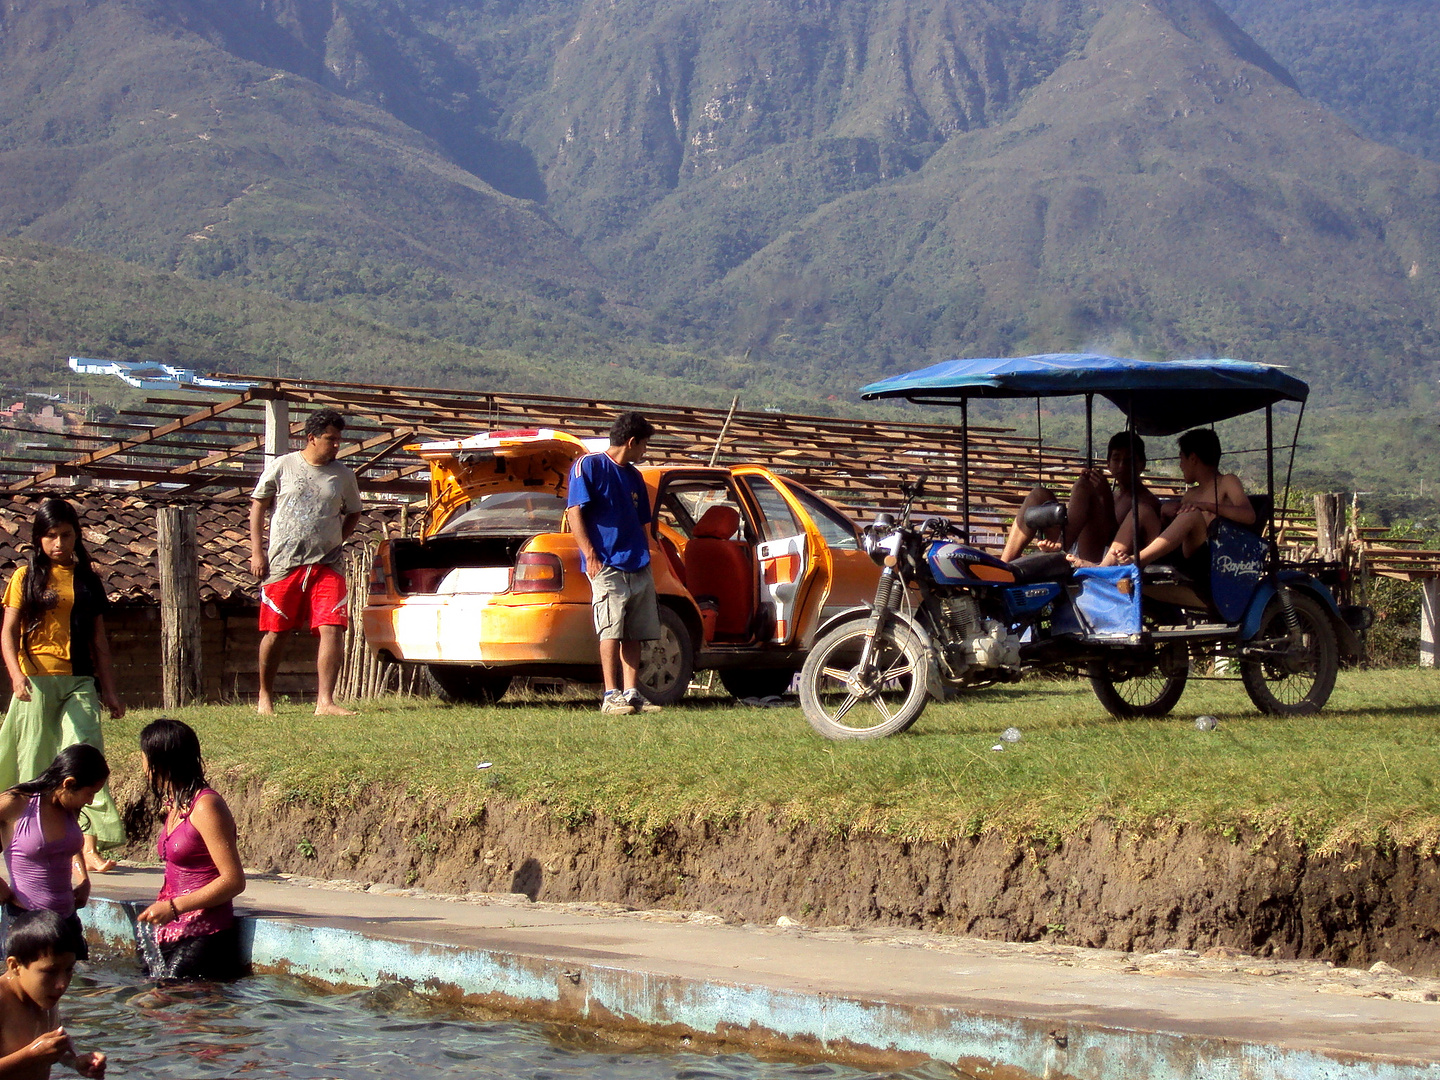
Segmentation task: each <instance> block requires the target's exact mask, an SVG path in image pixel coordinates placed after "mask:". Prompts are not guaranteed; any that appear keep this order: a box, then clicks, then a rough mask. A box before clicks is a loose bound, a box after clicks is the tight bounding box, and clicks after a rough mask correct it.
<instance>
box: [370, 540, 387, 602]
mask: <svg viewBox="0 0 1440 1080" xmlns="http://www.w3.org/2000/svg"><path fill="white" fill-rule="evenodd" d="M389 552H390V548H389V546H388V545H386V544H381V545H380V546H379V547H377V548H376V549H375V561H374V562H373V563H371V564H370V592H371V594H372V595H373V594H375V593H385V592H388V591H389V590H388V589H387V587H386V583H385V579H386V577H387V576H388V574H389V572H390V566H389V563H390V560H389V558H388V555H389Z"/></svg>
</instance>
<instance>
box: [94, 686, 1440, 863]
mask: <svg viewBox="0 0 1440 1080" xmlns="http://www.w3.org/2000/svg"><path fill="white" fill-rule="evenodd" d="M1202 713H1211V714H1214V715H1216V716H1218V717H1219V718H1220V724H1219V727H1218V728H1217V729H1216V730H1214V731H1208V732H1206V731H1200V730H1197V729H1196V727H1195V726H1194V722H1193V721H1194V718H1195V716H1197V715H1199V714H1202ZM156 715H158V713H155V712H153V711H150V712H146V711H137V712H135V713H133V714H132V715H130V716H127V717H126V718H125V719H123V720H121V721H118V722H111V723H110V724H109V725H108V727H109V731H108V734H107V740H108V742H109V746H110V756H111V760H112V762H113V763H114V765H115V767H116V768H117V771H118V770H121V769H126V770H128V769H130V768H134V767H137V766H138V759H136V758H135V757H134V754H133V751H132V750H131V749H130V748H132V747H134V746H135V735H136V733H137V732H138V730H139V728H140V727H141V726H142V725H143V724H144V723H145V722H146V721H148V720H149V719H151V718H153V717H154V716H156ZM179 715H181V716H182V717H183V718H184V719H185V720H187V721H188V722H189V723H191V724H192V725H194V726H195V728H196V729H197V730H198V731H199V732H200V736H201V739H202V741H203V745H204V746H205V749H206V752H207V755H208V757H209V759H210V761H211V763H212V768H211V775H212V779H214V780H216V781H217V782H219V783H220V784H221V786H222V787H223V786H224V784H225V783H226V782H227V778H228V781H229V782H234V781H235V780H238V779H239V778H241V777H253V778H263V779H264V780H265V782H266V784H267V787H268V788H269V790H270V791H271V792H272V793H273V795H274V797H275V798H277V799H298V800H302V801H305V802H314V803H320V804H325V803H333V804H336V805H342V806H343V805H347V804H350V803H351V802H352V800H354V799H357V798H361V797H366V796H365V793H366V792H373V789H374V788H375V786H376V785H379V786H381V787H386V786H388V787H391V788H394V789H396V791H397V793H399V792H405V793H408V794H411V795H417V796H420V797H426V798H433V799H434V800H435V801H436V803H437V805H443V806H445V807H448V808H450V809H451V810H452V811H453V812H454V813H455V814H456V815H457V816H460V817H468V816H469V814H470V813H471V812H472V811H473V810H474V809H475V808H476V807H478V805H479V804H480V803H482V802H483V801H484V799H485V798H486V797H487V796H489V795H492V794H496V795H502V796H506V797H510V798H516V799H522V800H528V801H532V802H535V803H540V804H543V805H545V806H547V807H549V808H550V809H551V811H552V812H553V813H554V814H556V815H557V816H558V817H560V818H562V819H565V820H573V821H582V820H584V819H585V818H586V817H588V816H589V815H592V814H606V815H610V816H612V817H614V818H616V819H619V820H621V821H624V822H628V823H631V824H633V825H635V826H638V827H640V828H644V829H656V828H660V827H663V826H664V825H666V824H667V823H669V822H672V821H676V820H694V819H696V818H701V819H707V820H712V821H724V820H727V819H733V818H735V817H737V816H741V815H746V814H751V813H767V814H775V815H778V816H781V817H784V818H787V819H790V820H795V821H801V822H807V823H811V824H815V825H819V826H821V827H823V828H826V829H829V830H833V831H835V832H836V833H845V832H847V831H850V830H855V829H873V830H878V831H881V832H885V833H889V834H892V835H895V836H900V837H905V838H915V839H920V838H924V839H945V838H948V837H954V836H957V835H967V834H976V833H979V832H981V831H984V830H987V829H997V830H1000V831H1001V832H1003V833H1005V834H1006V835H1008V836H1011V837H1014V838H1024V839H1040V840H1053V839H1057V838H1059V837H1063V836H1066V835H1069V834H1071V833H1073V832H1075V831H1077V830H1082V829H1084V828H1085V827H1086V826H1087V825H1088V824H1089V823H1090V822H1092V821H1093V820H1095V819H1097V818H1107V819H1110V820H1113V821H1117V822H1120V823H1122V824H1124V825H1127V826H1130V827H1133V828H1136V829H1140V830H1149V829H1158V828H1164V827H1166V826H1168V825H1170V824H1173V823H1181V822H1184V823H1193V824H1198V825H1201V826H1204V827H1206V828H1211V829H1214V830H1216V831H1217V832H1220V833H1223V834H1227V835H1234V834H1235V833H1236V831H1237V830H1240V829H1245V828H1248V827H1256V828H1259V829H1261V830H1269V829H1273V828H1278V827H1285V828H1288V829H1290V830H1291V831H1293V832H1294V833H1295V834H1296V835H1297V836H1299V837H1300V838H1302V839H1304V840H1305V841H1306V842H1307V843H1309V844H1310V845H1312V846H1314V847H1316V848H1319V849H1327V848H1333V847H1335V846H1336V845H1339V844H1343V843H1346V842H1347V841H1352V840H1354V841H1361V842H1367V843H1369V842H1376V843H1381V844H1401V845H1406V846H1409V845H1418V846H1420V847H1423V848H1424V849H1426V850H1440V791H1437V786H1436V784H1437V777H1440V671H1420V670H1414V669H1412V670H1386V671H1367V672H1348V673H1342V674H1341V676H1340V681H1339V684H1338V686H1337V688H1336V691H1335V695H1334V697H1333V698H1332V700H1331V705H1330V708H1329V709H1328V710H1327V711H1326V712H1325V713H1324V714H1323V715H1321V716H1319V717H1311V718H1306V719H1295V720H1282V719H1276V718H1273V717H1265V716H1261V715H1260V714H1258V713H1256V712H1255V711H1254V709H1253V707H1252V706H1251V705H1250V703H1249V701H1248V699H1247V698H1246V697H1245V695H1244V692H1243V690H1242V689H1241V687H1240V685H1239V683H1238V682H1228V681H1227V682H1220V681H1197V682H1192V683H1191V685H1190V687H1189V688H1188V689H1187V691H1186V694H1185V697H1184V698H1183V699H1182V700H1181V703H1180V708H1179V709H1178V710H1177V711H1176V713H1175V715H1174V716H1172V717H1171V718H1169V719H1167V720H1163V721H1134V720H1131V721H1117V720H1113V719H1111V718H1110V717H1109V716H1107V715H1106V714H1105V713H1104V712H1103V711H1102V710H1101V709H1100V707H1099V705H1098V704H1097V703H1096V701H1095V699H1094V697H1093V696H1092V695H1091V694H1090V692H1089V689H1088V684H1085V683H1074V682H1045V681H1040V680H1036V681H1031V682H1027V683H1023V684H1021V685H1019V686H1015V687H1006V688H1002V689H994V690H986V691H979V692H976V693H973V694H971V695H969V696H968V697H966V698H965V699H964V700H963V701H962V702H960V703H956V704H949V705H944V706H937V705H934V704H932V705H931V707H930V708H929V709H927V710H926V712H925V714H924V715H923V716H922V717H921V718H920V720H919V721H918V722H917V723H916V725H915V727H914V728H912V729H911V730H910V732H908V733H907V734H905V735H902V736H898V737H894V738H890V739H884V740H880V741H877V742H866V743H846V744H841V743H830V742H826V741H825V740H823V739H821V738H819V737H818V736H815V735H813V734H812V733H811V731H810V728H809V727H808V725H807V724H806V723H805V720H804V717H803V716H802V715H801V713H800V710H799V709H798V708H776V709H757V708H745V707H741V706H737V705H735V704H732V703H731V700H730V699H728V698H722V697H710V698H706V697H701V698H699V699H698V700H694V701H688V700H687V702H686V703H685V704H684V705H682V706H677V707H674V708H671V709H667V710H666V711H665V712H663V713H659V714H656V715H655V716H653V717H647V718H640V717H621V718H608V719H606V718H602V717H601V716H600V715H599V714H598V712H597V711H596V703H595V702H594V701H593V700H562V699H549V700H546V699H541V698H535V697H532V698H531V699H529V700H521V701H517V702H513V703H512V702H510V701H506V702H503V703H501V704H500V705H497V706H493V707H489V708H474V707H456V708H448V707H444V706H440V705H437V704H436V703H434V702H428V701H410V700H397V699H390V700H382V701H375V702H368V703H366V704H365V706H364V708H363V710H362V713H361V715H359V716H356V717H353V718H330V717H326V718H319V717H315V716H314V715H312V714H311V712H310V708H309V706H307V705H302V704H299V703H296V704H292V705H288V706H284V707H282V708H281V711H280V715H279V716H277V717H273V718H264V717H259V716H256V715H255V713H254V712H253V711H251V710H250V709H248V708H246V707H243V706H209V707H203V708H193V709H186V710H184V711H183V712H182V713H180V714H179ZM1010 725H1014V726H1017V727H1019V728H1020V730H1021V731H1022V733H1023V738H1022V739H1021V741H1020V742H1018V743H1015V744H1013V745H1007V746H1006V748H1005V749H1004V750H1003V751H996V750H993V749H992V747H994V746H996V745H999V744H1000V738H999V733H1000V732H1001V731H1002V730H1003V729H1004V728H1006V727H1008V726H1010ZM127 759H128V760H127ZM484 761H489V762H492V763H493V765H492V767H491V768H488V769H483V770H479V769H477V768H476V765H477V764H478V763H480V762H484ZM370 797H374V796H373V793H372V795H371V796H370Z"/></svg>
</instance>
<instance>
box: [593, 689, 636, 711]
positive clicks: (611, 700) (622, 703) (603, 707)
mask: <svg viewBox="0 0 1440 1080" xmlns="http://www.w3.org/2000/svg"><path fill="white" fill-rule="evenodd" d="M600 711H601V712H602V713H605V714H606V715H607V716H633V715H634V714H635V713H637V712H639V710H638V709H636V708H635V706H634V705H633V704H631V702H630V701H629V699H627V698H626V697H625V696H624V695H623V694H606V695H605V700H604V701H602V702H600Z"/></svg>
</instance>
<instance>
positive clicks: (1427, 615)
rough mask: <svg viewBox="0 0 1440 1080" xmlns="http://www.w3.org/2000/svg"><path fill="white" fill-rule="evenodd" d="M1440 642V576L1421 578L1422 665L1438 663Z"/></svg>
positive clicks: (1432, 575)
mask: <svg viewBox="0 0 1440 1080" xmlns="http://www.w3.org/2000/svg"><path fill="white" fill-rule="evenodd" d="M1437 643H1440V577H1437V576H1436V575H1434V574H1431V575H1429V576H1427V577H1423V578H1421V579H1420V666H1421V667H1428V668H1433V667H1436V666H1440V665H1437V663H1436V660H1437V656H1436V645H1437Z"/></svg>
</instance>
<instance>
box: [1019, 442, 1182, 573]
mask: <svg viewBox="0 0 1440 1080" xmlns="http://www.w3.org/2000/svg"><path fill="white" fill-rule="evenodd" d="M1132 446H1133V447H1134V448H1135V464H1136V466H1137V468H1136V472H1137V473H1143V472H1144V471H1145V443H1144V442H1143V441H1142V440H1141V438H1140V436H1139V435H1135V434H1133V433H1131V432H1127V431H1118V432H1116V433H1115V434H1114V435H1112V436H1110V444H1109V446H1108V447H1107V448H1106V454H1105V470H1106V472H1108V473H1109V474H1110V477H1111V479H1112V480H1113V481H1114V488H1113V489H1112V488H1111V486H1110V484H1109V483H1108V482H1107V481H1106V479H1105V474H1104V473H1102V472H1101V471H1100V470H1099V469H1086V470H1085V471H1084V472H1082V473H1081V474H1080V478H1079V479H1078V480H1076V481H1075V486H1074V487H1072V488H1071V489H1070V498H1069V500H1068V501H1067V502H1066V504H1065V506H1066V519H1065V535H1064V537H1063V538H1056V537H1053V536H1052V537H1044V536H1042V537H1038V538H1037V537H1036V536H1035V533H1034V531H1033V530H1031V529H1029V528H1027V527H1026V525H1025V511H1027V510H1029V509H1031V508H1032V507H1036V506H1043V505H1045V504H1046V503H1053V502H1058V501H1059V500H1057V499H1056V498H1055V496H1054V495H1053V494H1052V493H1051V492H1050V491H1049V489H1047V488H1044V487H1039V486H1037V487H1036V488H1035V489H1034V490H1032V491H1031V492H1030V494H1029V495H1027V496H1025V501H1024V502H1023V503H1021V504H1020V510H1019V511H1018V512H1017V513H1016V515H1015V521H1014V522H1013V523H1012V524H1011V526H1010V533H1009V535H1008V536H1006V538H1005V550H1004V552H1003V554H1001V556H1000V557H1001V558H1002V559H1004V560H1005V561H1006V562H1014V561H1015V560H1016V559H1018V558H1019V557H1020V553H1021V552H1022V551H1024V550H1025V545H1026V544H1028V543H1029V542H1030V541H1031V540H1032V539H1034V540H1035V546H1036V547H1037V548H1039V549H1040V550H1041V551H1050V552H1053V551H1067V552H1072V551H1073V552H1074V554H1075V555H1076V556H1077V557H1078V558H1077V561H1079V562H1088V563H1095V562H1098V561H1099V560H1100V559H1101V558H1102V557H1103V556H1104V555H1105V552H1106V549H1107V548H1108V546H1109V544H1110V542H1111V541H1112V540H1114V539H1115V537H1116V535H1117V531H1119V530H1127V535H1128V528H1129V522H1130V512H1131V500H1130V448H1131V447H1132ZM1159 532H1160V500H1159V499H1157V498H1155V496H1154V495H1153V494H1151V492H1150V489H1149V488H1147V487H1146V486H1145V485H1144V484H1141V485H1140V535H1141V536H1142V537H1146V538H1149V537H1153V536H1156V535H1158V534H1159Z"/></svg>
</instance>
